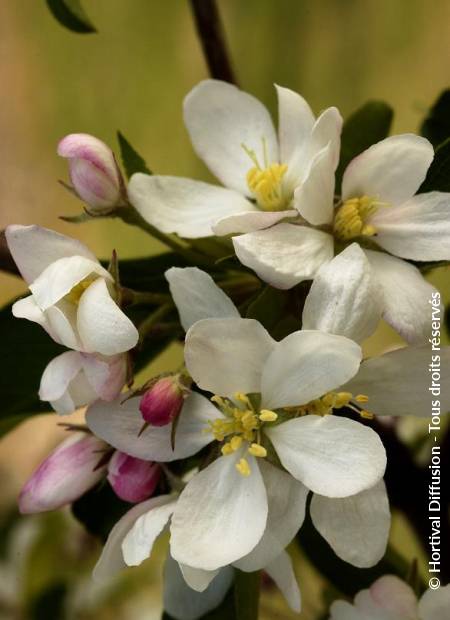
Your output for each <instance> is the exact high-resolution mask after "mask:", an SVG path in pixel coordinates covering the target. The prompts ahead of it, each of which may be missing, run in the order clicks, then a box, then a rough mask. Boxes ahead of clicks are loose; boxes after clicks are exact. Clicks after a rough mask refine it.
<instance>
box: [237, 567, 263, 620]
mask: <svg viewBox="0 0 450 620" xmlns="http://www.w3.org/2000/svg"><path fill="white" fill-rule="evenodd" d="M235 573H236V577H235V582H234V604H235V608H236V620H258V608H259V593H260V589H261V571H256V572H253V573H244V572H242V571H240V570H236V571H235Z"/></svg>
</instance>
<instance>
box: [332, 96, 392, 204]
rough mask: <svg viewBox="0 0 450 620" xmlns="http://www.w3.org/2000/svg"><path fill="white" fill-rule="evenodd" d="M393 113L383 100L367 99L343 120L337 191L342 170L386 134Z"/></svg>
mask: <svg viewBox="0 0 450 620" xmlns="http://www.w3.org/2000/svg"><path fill="white" fill-rule="evenodd" d="M393 114H394V112H393V110H392V108H391V106H390V105H388V104H387V103H385V102H384V101H368V102H367V103H366V104H364V105H363V106H362V107H361V108H359V109H358V110H356V112H353V114H352V115H351V116H349V117H348V119H347V120H346V121H345V123H344V127H343V129H342V137H341V158H340V161H339V166H338V169H337V171H336V189H337V191H338V192H340V187H341V181H342V176H343V174H344V171H345V169H346V167H347V166H348V164H349V163H350V162H351V160H352V159H353V158H354V157H356V156H357V155H359V154H360V153H362V152H363V151H365V150H366V149H367V148H369V146H371V145H372V144H375V143H376V142H379V141H380V140H383V138H386V136H388V134H389V130H390V128H391V123H392V117H393Z"/></svg>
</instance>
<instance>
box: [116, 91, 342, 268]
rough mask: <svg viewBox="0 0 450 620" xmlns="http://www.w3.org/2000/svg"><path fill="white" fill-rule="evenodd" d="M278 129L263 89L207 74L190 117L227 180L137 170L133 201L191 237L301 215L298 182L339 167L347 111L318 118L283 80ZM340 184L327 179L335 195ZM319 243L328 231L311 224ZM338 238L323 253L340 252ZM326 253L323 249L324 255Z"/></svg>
mask: <svg viewBox="0 0 450 620" xmlns="http://www.w3.org/2000/svg"><path fill="white" fill-rule="evenodd" d="M276 90H277V95H278V108H279V126H278V137H277V135H276V131H275V128H274V126H273V123H272V119H271V118H270V114H269V112H268V111H267V109H266V108H265V107H264V105H263V104H262V103H260V102H259V101H258V100H257V99H256V98H255V97H253V96H251V95H249V94H247V93H245V92H243V91H241V90H239V89H238V88H237V87H236V86H233V85H231V84H228V83H226V82H221V81H219V80H205V81H203V82H201V83H200V84H198V85H197V86H196V87H195V88H193V89H192V91H191V92H190V93H189V94H188V95H187V97H186V99H185V101H184V120H185V123H186V127H187V129H188V131H189V135H190V138H191V141H192V144H193V146H194V149H195V150H196V152H197V154H198V155H199V156H200V157H201V158H202V159H203V160H204V162H205V163H206V165H207V166H208V168H209V169H210V170H211V172H212V173H213V174H214V175H215V176H216V177H217V178H218V179H219V181H220V182H221V183H222V184H223V185H224V187H220V186H217V185H211V184H209V183H202V182H200V181H193V180H191V179H185V178H177V177H170V176H159V175H153V176H148V175H145V174H141V173H137V174H134V175H133V176H132V178H131V180H130V183H129V186H128V196H129V199H130V202H131V203H132V204H133V206H134V207H135V208H136V209H137V210H138V211H139V213H140V214H141V215H142V217H143V218H144V219H146V220H147V221H148V222H150V224H152V225H153V226H156V227H157V228H158V229H159V230H161V231H162V232H166V233H177V234H179V235H180V236H182V237H186V238H198V237H208V236H210V235H212V234H214V233H215V234H219V235H224V234H229V233H236V232H248V231H254V230H259V229H262V228H267V227H268V226H272V225H274V224H276V223H277V222H279V221H281V220H284V219H286V218H292V217H297V216H298V211H297V209H298V208H299V207H300V205H301V204H302V203H303V201H305V200H309V196H303V194H302V193H299V194H296V192H295V190H296V188H298V187H302V186H303V185H304V184H308V183H309V182H310V181H309V179H311V178H315V177H317V176H320V177H322V176H323V174H322V168H323V167H324V166H331V168H332V169H333V171H334V169H335V168H336V166H337V162H338V159H339V143H340V132H341V127H342V118H341V116H340V114H339V112H338V110H337V109H336V108H328V109H327V110H325V111H324V112H322V114H321V115H320V116H319V117H318V118H317V120H316V119H315V118H314V115H313V113H312V111H311V108H310V107H309V105H308V104H307V103H306V101H305V100H304V99H303V98H302V97H301V96H300V95H298V94H297V93H295V92H293V91H291V90H289V89H287V88H282V87H280V86H277V87H276ZM333 190H334V186H333V185H332V183H331V182H329V181H327V183H326V184H323V185H322V187H321V192H322V194H323V200H324V201H325V200H327V199H328V200H330V201H332V200H333ZM311 235H312V236H315V238H316V244H317V245H318V246H319V245H320V244H321V242H322V238H323V239H326V235H325V234H324V233H322V232H316V231H313V232H311ZM332 253H333V250H332V244H330V247H329V248H328V249H327V250H324V251H323V252H322V260H325V259H326V258H330V257H331V256H332ZM317 260H319V257H317Z"/></svg>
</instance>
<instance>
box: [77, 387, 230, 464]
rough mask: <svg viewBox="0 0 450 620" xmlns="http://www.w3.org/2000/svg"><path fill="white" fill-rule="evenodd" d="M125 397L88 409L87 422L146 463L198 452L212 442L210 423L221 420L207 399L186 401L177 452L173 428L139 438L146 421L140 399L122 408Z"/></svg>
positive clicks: (148, 431)
mask: <svg viewBox="0 0 450 620" xmlns="http://www.w3.org/2000/svg"><path fill="white" fill-rule="evenodd" d="M126 396H127V395H126V394H122V396H121V397H120V398H119V399H117V400H116V401H114V402H112V403H105V402H102V401H98V402H96V403H94V404H93V405H92V406H91V407H89V409H88V411H87V414H86V422H87V424H88V426H89V428H90V429H91V430H92V432H93V433H95V434H96V435H98V436H99V437H102V438H103V439H104V440H105V441H107V442H108V443H109V444H110V445H112V446H113V447H114V448H116V449H117V450H120V451H121V452H125V453H126V454H129V455H130V456H135V457H137V458H139V459H144V460H147V461H158V462H166V461H175V460H178V459H182V458H186V457H187V456H191V455H192V454H195V453H196V452H198V451H199V450H200V449H201V448H203V447H204V446H206V445H207V444H208V443H210V442H211V441H212V436H211V435H210V434H208V433H206V432H205V431H206V429H208V428H209V425H208V421H210V420H211V421H213V420H215V419H217V418H219V417H222V415H221V413H220V412H219V411H218V409H216V407H214V405H213V404H212V403H210V402H209V401H208V399H206V398H205V397H204V396H201V395H200V394H197V393H196V392H192V393H191V394H190V395H189V396H188V397H187V398H186V400H185V402H184V405H183V409H182V410H181V413H180V418H179V421H178V426H177V431H176V437H175V450H172V447H171V441H170V437H171V433H172V425H171V424H168V425H167V426H149V427H147V428H146V429H145V430H144V432H143V433H142V434H141V435H140V436H139V437H138V434H139V431H140V430H141V429H142V426H143V424H144V420H143V418H142V416H141V413H140V411H139V398H130V399H129V400H126V401H125V402H123V404H121V401H122V400H123V399H124V398H125V397H126Z"/></svg>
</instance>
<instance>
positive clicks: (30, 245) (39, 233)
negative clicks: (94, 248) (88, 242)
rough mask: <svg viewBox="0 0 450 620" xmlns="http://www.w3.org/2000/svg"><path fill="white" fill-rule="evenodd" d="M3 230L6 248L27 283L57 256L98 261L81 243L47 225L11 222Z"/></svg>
mask: <svg viewBox="0 0 450 620" xmlns="http://www.w3.org/2000/svg"><path fill="white" fill-rule="evenodd" d="M5 232H6V240H7V242H8V247H9V251H10V252H11V254H12V257H13V259H14V262H15V263H16V265H17V267H18V269H19V271H20V273H21V275H22V277H23V279H24V280H25V281H26V282H27V284H31V282H33V281H34V280H36V278H37V277H38V276H39V275H40V274H41V273H42V272H43V271H44V269H46V268H47V267H48V266H49V265H51V264H52V263H54V262H55V261H56V260H59V259H60V258H67V257H69V256H84V257H85V258H88V259H90V260H91V261H94V262H97V259H96V258H95V256H94V254H92V252H90V251H89V250H88V249H87V247H86V246H85V245H84V244H83V243H81V242H80V241H78V240H77V239H71V238H70V237H66V235H61V234H60V233H57V232H55V231H53V230H49V229H48V228H42V227H41V226H18V225H13V226H8V227H7V229H6V231H5Z"/></svg>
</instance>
